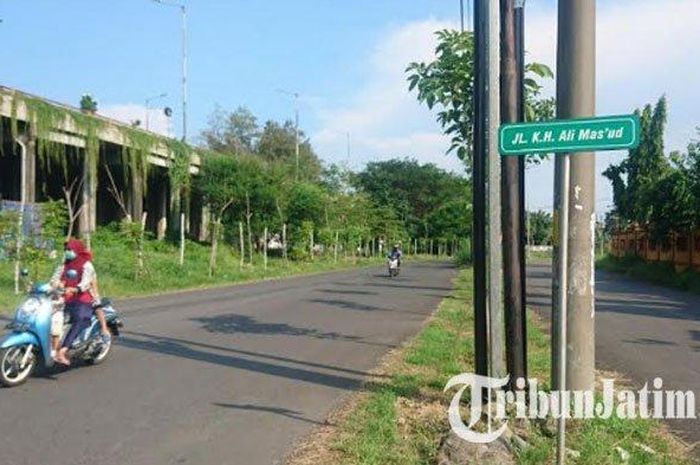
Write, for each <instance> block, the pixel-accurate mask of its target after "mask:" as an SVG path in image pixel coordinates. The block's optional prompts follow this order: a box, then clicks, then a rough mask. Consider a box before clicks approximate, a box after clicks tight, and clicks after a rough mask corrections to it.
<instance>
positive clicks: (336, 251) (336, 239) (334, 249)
mask: <svg viewBox="0 0 700 465" xmlns="http://www.w3.org/2000/svg"><path fill="white" fill-rule="evenodd" d="M333 263H338V231H336V232H335V246H334V247H333Z"/></svg>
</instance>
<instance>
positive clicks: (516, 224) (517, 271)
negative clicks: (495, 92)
mask: <svg viewBox="0 0 700 465" xmlns="http://www.w3.org/2000/svg"><path fill="white" fill-rule="evenodd" d="M513 2H514V0H500V4H501V63H500V64H501V106H500V107H501V121H502V122H503V123H513V122H516V121H517V119H518V96H519V95H518V94H519V93H518V73H517V58H516V50H515V49H516V44H515V11H514V7H513ZM519 158H520V157H506V158H505V159H503V161H502V162H501V168H502V170H501V174H502V178H501V181H502V182H501V189H502V199H501V200H502V203H501V207H502V209H501V214H502V216H501V220H502V225H503V241H502V247H503V248H502V250H503V287H504V298H505V309H504V310H505V331H506V338H505V339H506V364H507V367H508V374H509V375H510V383H511V386H513V387H514V386H515V380H516V379H518V378H525V350H524V348H523V330H522V326H523V301H522V295H523V293H522V290H521V289H520V286H521V284H522V279H521V274H522V272H523V270H522V269H521V265H522V258H521V257H520V242H521V237H522V231H521V230H520V226H521V221H520V211H519V206H520V198H519V194H520V185H519V181H520V179H519V173H518V168H519V163H518V159H519Z"/></svg>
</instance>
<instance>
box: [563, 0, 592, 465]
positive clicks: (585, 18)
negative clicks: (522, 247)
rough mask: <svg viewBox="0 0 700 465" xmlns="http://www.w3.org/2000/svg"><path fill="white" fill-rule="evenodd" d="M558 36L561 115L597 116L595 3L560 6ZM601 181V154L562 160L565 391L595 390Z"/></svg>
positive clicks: (581, 1)
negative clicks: (597, 184)
mask: <svg viewBox="0 0 700 465" xmlns="http://www.w3.org/2000/svg"><path fill="white" fill-rule="evenodd" d="M557 38H558V41H557V117H558V118H559V119H570V118H577V117H585V116H593V115H594V114H595V0H578V1H576V2H571V1H569V0H559V17H558V37H557ZM594 176H595V159H594V156H593V153H590V152H589V153H577V154H575V155H574V156H573V158H572V159H571V160H570V155H569V154H566V153H565V154H562V155H558V156H557V157H556V165H555V208H556V211H555V213H556V216H557V218H558V220H559V221H558V227H559V230H558V237H559V241H558V244H557V247H556V248H555V256H554V259H555V260H554V264H555V265H556V270H557V272H556V273H555V275H556V279H555V280H553V283H552V295H553V297H554V298H555V302H556V306H553V309H552V310H553V311H552V327H553V328H556V330H555V331H553V332H552V333H553V335H555V336H556V337H553V338H552V370H553V373H552V374H553V375H556V376H555V377H553V378H552V379H553V380H556V383H555V389H557V390H565V389H566V390H591V389H593V387H594V386H593V383H594V363H595V358H594V355H595V354H594V350H595V346H594V341H595V338H594V315H595V313H594V312H595V307H594V276H593V267H594V262H593V260H594V254H595V249H594V247H595V241H594V233H595V213H594V204H595V190H594V189H595V177H594ZM569 223H570V226H569ZM569 243H570V244H571V247H570V248H569ZM553 303H554V302H553ZM569 303H570V305H569ZM562 402H563V401H562ZM561 407H563V403H562V406H561ZM565 424H566V423H565V419H564V418H563V415H562V417H561V418H560V419H559V422H558V432H557V433H558V434H557V463H559V464H563V463H564V460H565V456H566V446H565Z"/></svg>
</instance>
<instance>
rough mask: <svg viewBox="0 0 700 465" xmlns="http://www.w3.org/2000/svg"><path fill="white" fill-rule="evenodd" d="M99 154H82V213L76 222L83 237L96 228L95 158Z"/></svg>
mask: <svg viewBox="0 0 700 465" xmlns="http://www.w3.org/2000/svg"><path fill="white" fill-rule="evenodd" d="M98 156H99V154H95V155H88V153H87V152H85V153H83V184H82V186H83V192H82V204H83V205H85V206H84V207H83V210H82V212H81V213H80V220H79V222H78V231H79V233H80V235H81V236H85V235H87V234H89V233H91V232H94V231H95V228H96V227H97V179H96V178H97V157H98Z"/></svg>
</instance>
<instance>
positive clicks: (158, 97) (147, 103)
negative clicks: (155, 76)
mask: <svg viewBox="0 0 700 465" xmlns="http://www.w3.org/2000/svg"><path fill="white" fill-rule="evenodd" d="M167 96H168V94H167V93H165V92H163V93H162V94H160V95H155V96H153V97H149V98H147V99H146V131H148V130H149V127H150V124H149V121H150V115H149V110H150V109H151V102H152V101H153V100H158V99H161V98H165V97H167Z"/></svg>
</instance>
